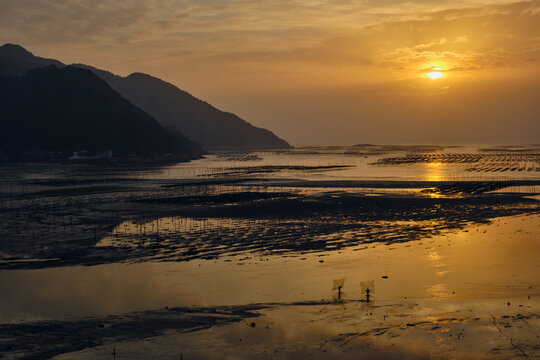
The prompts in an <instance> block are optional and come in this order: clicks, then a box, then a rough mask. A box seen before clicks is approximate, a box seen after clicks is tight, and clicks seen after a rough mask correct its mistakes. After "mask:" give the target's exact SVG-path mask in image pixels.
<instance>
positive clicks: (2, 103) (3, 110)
mask: <svg viewBox="0 0 540 360" xmlns="http://www.w3.org/2000/svg"><path fill="white" fill-rule="evenodd" d="M29 148H38V149H40V150H43V151H64V152H67V151H78V150H86V151H90V152H102V151H105V150H109V149H110V150H112V151H113V154H114V155H118V156H130V155H144V156H151V155H155V154H166V153H170V154H171V155H172V154H174V156H175V158H176V159H186V160H187V159H193V158H197V157H200V155H201V153H202V150H201V148H200V146H199V145H198V144H196V143H193V142H192V141H190V140H188V139H186V138H182V137H180V136H176V135H173V134H172V133H171V132H170V131H168V130H166V129H165V128H164V127H163V126H161V125H160V124H159V123H158V122H157V121H156V120H155V119H154V118H152V117H151V116H150V115H148V114H147V113H145V112H144V111H143V110H141V109H139V108H138V107H136V106H134V105H133V104H132V103H131V102H129V101H128V100H126V99H124V98H123V97H122V96H121V95H120V94H118V92H116V91H115V90H113V89H112V88H111V87H110V86H109V85H108V84H107V83H106V82H105V81H104V80H103V79H101V78H99V77H98V76H97V75H95V74H94V73H93V72H91V71H89V70H85V69H81V68H77V67H73V66H67V67H62V68H60V69H59V68H57V67H56V66H55V65H50V66H47V67H43V68H37V69H34V70H30V71H28V72H27V73H26V75H24V76H16V77H8V76H3V75H0V149H1V150H2V151H3V152H5V153H8V154H9V153H18V152H21V151H23V150H25V149H29Z"/></svg>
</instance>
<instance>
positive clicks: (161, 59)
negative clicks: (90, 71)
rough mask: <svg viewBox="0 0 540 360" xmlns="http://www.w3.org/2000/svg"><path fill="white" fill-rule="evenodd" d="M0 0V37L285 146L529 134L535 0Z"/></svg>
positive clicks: (537, 60)
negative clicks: (195, 106) (189, 103)
mask: <svg viewBox="0 0 540 360" xmlns="http://www.w3.org/2000/svg"><path fill="white" fill-rule="evenodd" d="M0 9H1V10H2V11H1V12H0V43H2V44H3V43H14V44H19V45H21V46H23V47H25V48H26V49H27V50H29V51H31V52H32V53H34V54H35V55H37V56H42V57H48V58H54V59H58V60H60V61H62V62H64V63H66V64H69V63H85V64H89V65H92V66H96V67H99V68H102V69H106V70H109V71H112V72H114V73H117V74H120V75H123V76H126V75H128V74H130V73H132V72H144V73H148V74H151V75H154V76H157V77H159V78H162V79H163V80H165V81H168V82H171V83H173V84H174V85H177V86H178V87H180V88H182V89H184V90H186V91H189V92H190V93H192V94H193V95H195V96H197V97H199V98H201V99H204V100H206V101H208V102H209V103H211V104H213V105H215V106H217V107H219V108H221V109H223V110H226V111H230V112H234V113H236V114H238V115H239V116H241V117H242V118H244V119H246V120H247V121H249V122H251V123H253V124H254V125H256V126H261V127H265V128H268V129H270V130H272V131H273V132H275V133H276V134H277V135H279V136H281V137H283V138H284V139H286V140H288V141H289V142H290V143H292V144H293V145H332V144H356V143H430V144H433V143H447V144H448V143H461V144H462V143H503V144H518V143H538V142H539V141H540V139H539V137H538V134H540V121H539V119H538V117H539V114H540V102H539V101H538V99H539V98H540V27H539V26H538V24H539V23H540V0H534V1H522V2H515V1H504V0H497V1H482V0H479V1H472V0H462V1H446V0H443V1H436V2H435V1H423V0H422V1H414V2H413V1H401V0H362V1H355V0H340V1H314V0H293V1H291V0H289V1H282V0H277V1H272V2H263V1H257V0H238V1H219V0H205V1H195V0H183V1H173V0H165V1H157V0H151V1H146V0H145V1H143V0H132V1H121V2H120V1H119V2H109V1H105V0H98V1H93V2H83V1H75V0H57V1H37V0H23V1H17V2H11V1H7V0H0ZM428 74H430V75H428Z"/></svg>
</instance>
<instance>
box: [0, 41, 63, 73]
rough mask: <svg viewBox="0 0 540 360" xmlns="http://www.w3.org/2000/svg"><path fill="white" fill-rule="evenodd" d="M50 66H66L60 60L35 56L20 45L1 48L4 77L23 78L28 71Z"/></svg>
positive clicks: (0, 55) (0, 67)
mask: <svg viewBox="0 0 540 360" xmlns="http://www.w3.org/2000/svg"><path fill="white" fill-rule="evenodd" d="M49 65H55V66H57V67H63V66H64V64H62V63H61V62H60V61H58V60H54V59H44V58H41V57H38V56H34V55H33V54H32V53H31V52H30V51H28V50H26V49H25V48H23V47H22V46H19V45H14V44H5V45H2V46H0V74H2V75H7V76H22V75H25V74H26V72H27V71H28V70H32V69H35V68H38V67H44V66H49Z"/></svg>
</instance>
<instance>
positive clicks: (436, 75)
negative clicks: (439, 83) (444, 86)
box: [426, 66, 443, 80]
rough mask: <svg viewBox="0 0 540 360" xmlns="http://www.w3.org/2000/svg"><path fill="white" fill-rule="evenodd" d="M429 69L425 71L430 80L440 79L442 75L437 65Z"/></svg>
mask: <svg viewBox="0 0 540 360" xmlns="http://www.w3.org/2000/svg"><path fill="white" fill-rule="evenodd" d="M430 70H431V71H430V72H428V73H426V76H427V77H428V78H430V79H431V80H435V79H440V78H442V77H443V73H442V71H441V70H442V69H441V68H440V67H438V66H434V67H432V68H431V69H430Z"/></svg>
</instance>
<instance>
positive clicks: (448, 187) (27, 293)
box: [0, 145, 540, 359]
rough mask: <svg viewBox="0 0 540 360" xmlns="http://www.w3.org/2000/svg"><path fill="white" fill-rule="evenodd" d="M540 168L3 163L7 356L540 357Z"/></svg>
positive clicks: (2, 332) (413, 159) (368, 155)
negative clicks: (336, 283)
mask: <svg viewBox="0 0 540 360" xmlns="http://www.w3.org/2000/svg"><path fill="white" fill-rule="evenodd" d="M539 157H540V153H539V149H538V148H536V147H527V148H500V147H467V148H463V147H439V146H434V147H425V146H422V147H414V146H411V147H406V146H367V145H363V146H357V147H331V148H305V149H293V150H288V151H279V152H252V153H219V154H215V155H210V156H208V157H207V158H206V159H202V160H197V161H193V162H191V163H184V164H176V165H169V166H162V167H141V166H136V165H133V164H131V165H126V164H124V165H115V166H109V167H103V166H100V167H96V166H94V165H92V164H69V165H65V164H64V165H54V164H53V165H51V164H46V165H42V164H41V165H40V164H25V165H21V164H17V165H5V166H2V168H1V169H0V171H1V178H0V182H1V188H0V194H1V206H0V218H1V220H2V221H1V228H0V234H1V240H0V269H2V270H0V285H1V286H2V289H3V295H2V297H1V298H0V321H1V324H0V338H1V341H0V354H1V355H2V356H3V357H5V358H7V359H19V358H23V359H42V358H58V359H95V358H103V359H109V358H113V357H117V358H119V359H121V358H126V359H127V358H129V359H150V358H156V357H159V358H164V359H165V358H170V359H178V358H181V357H182V358H184V359H222V358H245V359H251V358H262V359H265V358H268V359H272V358H276V359H277V358H280V359H281V358H284V359H296V358H320V359H332V358H343V359H347V358H351V359H352V358H355V359H358V358H365V359H373V358H381V359H392V358H396V359H398V358H412V359H423V358H426V359H447V358H448V359H453V358H457V359H469V358H489V359H492V358H500V359H508V358H535V357H539V356H540V339H539V335H540V327H539V325H540V319H539V316H540V315H539V314H540V313H539V309H538V305H539V300H538V299H539V296H540V291H539V289H540V282H539V280H538V276H537V274H538V273H539V270H540V269H539V266H540V264H539V263H538V259H539V255H540V254H539V253H540V243H539V241H540V226H539V224H540V221H539V220H540V202H539V198H538V195H539V193H540V191H539V189H540V178H539V177H538V176H539V175H538V174H539V172H538V169H540V163H539ZM492 168H493V169H495V170H496V169H498V168H502V170H504V169H506V168H508V169H507V170H505V171H502V170H498V171H491V170H490V171H487V170H486V169H492ZM341 278H345V285H344V287H343V291H342V293H341V295H340V296H339V297H338V294H337V291H332V281H333V280H335V279H341ZM371 280H373V281H374V289H373V290H374V291H373V292H372V294H371V297H370V301H369V302H368V301H366V297H365V293H363V292H362V286H361V284H362V282H363V281H371Z"/></svg>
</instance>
